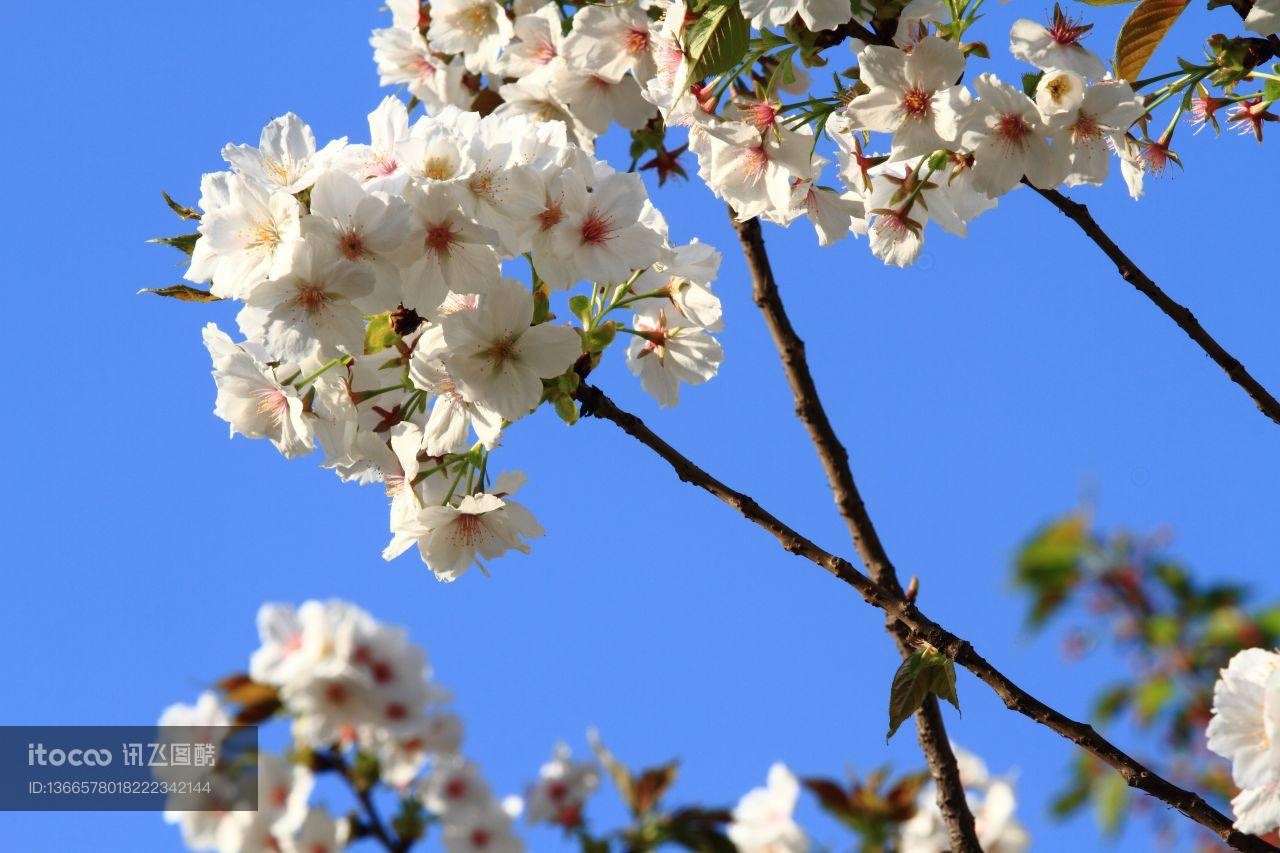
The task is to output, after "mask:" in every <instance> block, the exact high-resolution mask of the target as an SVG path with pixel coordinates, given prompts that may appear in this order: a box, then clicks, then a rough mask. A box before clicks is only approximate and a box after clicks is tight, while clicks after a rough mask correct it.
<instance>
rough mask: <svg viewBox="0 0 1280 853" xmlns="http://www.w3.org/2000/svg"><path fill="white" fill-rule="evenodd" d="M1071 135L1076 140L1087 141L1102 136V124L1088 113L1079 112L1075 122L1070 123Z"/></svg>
mask: <svg viewBox="0 0 1280 853" xmlns="http://www.w3.org/2000/svg"><path fill="white" fill-rule="evenodd" d="M1071 136H1072V138H1074V139H1075V140H1076V141H1077V142H1088V141H1090V140H1094V139H1097V138H1098V137H1100V136H1102V125H1100V124H1098V120H1097V119H1096V118H1094V117H1093V116H1091V115H1089V114H1088V113H1080V116H1079V118H1077V119H1076V123H1075V124H1073V125H1071Z"/></svg>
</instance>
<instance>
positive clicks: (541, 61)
mask: <svg viewBox="0 0 1280 853" xmlns="http://www.w3.org/2000/svg"><path fill="white" fill-rule="evenodd" d="M514 36H515V41H513V42H512V44H511V46H510V47H508V48H507V49H506V51H505V52H504V53H503V55H502V60H503V73H504V74H505V75H506V76H507V77H514V78H517V79H519V78H523V77H527V76H529V75H530V74H536V73H538V72H539V71H541V70H542V69H544V68H546V67H547V66H549V65H550V64H551V63H552V61H553V60H555V59H556V58H557V57H559V56H560V55H561V54H562V53H563V51H564V33H563V32H562V31H561V29H560V12H559V10H558V9H557V8H556V4H554V3H545V4H543V5H541V6H539V7H538V8H537V9H535V10H534V11H532V12H527V13H525V14H523V15H517V16H516V20H515V26H514Z"/></svg>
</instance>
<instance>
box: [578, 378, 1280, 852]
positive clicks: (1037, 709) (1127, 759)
mask: <svg viewBox="0 0 1280 853" xmlns="http://www.w3.org/2000/svg"><path fill="white" fill-rule="evenodd" d="M578 399H579V400H580V401H581V402H582V413H583V414H584V415H587V416H594V417H598V418H603V419H605V420H609V421H612V422H613V423H614V424H616V425H617V426H618V427H620V428H621V429H622V430H623V431H624V432H625V433H627V434H628V435H630V436H631V437H632V438H634V439H636V440H637V441H639V442H640V443H641V444H643V445H645V446H646V447H648V448H649V449H650V450H652V451H653V452H654V453H656V454H658V456H660V457H661V458H662V459H663V460H665V461H666V462H667V464H668V465H670V466H671V468H672V470H674V471H675V473H676V476H677V477H679V478H680V479H681V480H682V481H684V482H686V483H692V484H693V485H695V486H697V487H698V488H700V489H703V490H704V491H706V492H709V493H710V494H712V495H714V496H715V497H717V498H719V499H720V500H721V501H723V502H724V503H726V504H728V505H729V506H731V507H733V508H734V509H736V510H737V511H738V512H739V513H741V514H742V516H743V517H745V518H746V519H747V520H748V521H751V522H753V523H755V524H757V525H758V526H760V527H761V528H763V529H764V530H766V531H767V532H769V533H770V534H771V535H772V536H773V537H774V538H775V539H777V540H778V543H779V544H780V545H781V546H782V547H783V549H784V550H786V551H788V552H790V553H792V554H796V555H798V556H801V557H804V558H805V559H807V560H809V561H810V562H812V563H815V564H816V565H818V566H821V567H822V568H824V569H826V570H827V571H828V572H830V573H831V574H832V575H834V576H835V577H837V578H839V579H840V580H842V581H844V582H845V583H846V584H848V585H849V586H851V587H853V588H854V589H855V590H857V592H858V593H859V595H861V596H862V598H863V600H864V601H866V602H867V603H868V604H870V605H872V606H874V607H877V608H879V609H880V610H883V611H884V612H885V613H886V614H887V615H888V616H890V617H892V618H893V619H894V620H896V621H898V622H901V623H902V624H903V625H905V626H906V628H907V630H908V631H909V634H908V636H909V638H910V639H911V640H912V641H913V642H926V643H929V644H930V645H932V646H933V647H934V648H936V649H938V650H940V651H942V652H943V653H944V654H946V655H947V656H948V657H950V658H951V659H952V660H954V661H955V662H956V663H957V664H959V665H960V666H963V667H964V668H965V669H967V670H969V672H971V673H973V675H975V676H976V677H977V678H978V679H979V680H980V681H982V682H984V683H985V684H986V685H987V686H988V687H990V688H991V689H992V690H993V691H994V692H995V694H996V695H997V696H999V697H1000V699H1001V700H1002V701H1003V702H1004V704H1005V705H1006V706H1007V707H1008V708H1009V709H1010V710H1013V711H1017V712H1018V713H1019V714H1022V715H1023V716H1025V717H1028V718H1030V719H1032V720H1034V721H1035V722H1037V723H1040V724H1041V725H1043V726H1046V727H1047V728H1049V729H1052V730H1053V731H1055V732H1057V733H1058V734H1060V735H1062V736H1063V737H1065V738H1066V739H1067V740H1069V741H1071V742H1072V743H1074V744H1077V745H1078V746H1080V747H1082V748H1083V749H1085V750H1088V751H1089V752H1090V753H1092V754H1093V755H1094V756H1096V757H1097V758H1098V759H1099V760H1101V761H1103V762H1104V763H1105V764H1107V765H1109V766H1110V767H1112V768H1114V769H1115V770H1116V772H1118V773H1119V774H1120V775H1121V776H1122V777H1123V778H1124V780H1125V781H1126V782H1127V783H1128V784H1129V785H1130V786H1131V787H1134V788H1137V789H1138V790H1140V791H1144V792H1146V793H1147V794H1150V795H1151V796H1152V797H1154V798H1155V799H1157V800H1160V801H1161V802H1163V803H1166V804H1167V805H1169V806H1172V807H1173V808H1175V809H1177V810H1178V811H1180V812H1182V813H1183V814H1184V815H1186V816H1187V817H1188V818H1190V819H1191V820H1193V821H1195V822H1196V823H1198V824H1200V825H1202V826H1204V827H1206V828H1208V829H1210V830H1212V831H1213V832H1214V834H1216V835H1217V836H1218V837H1220V838H1221V839H1222V840H1223V841H1224V842H1226V843H1227V845H1229V846H1230V847H1233V848H1235V849H1236V850H1243V851H1249V853H1253V851H1273V853H1274V851H1276V850H1278V849H1280V848H1276V847H1273V846H1271V845H1270V844H1268V843H1267V842H1265V841H1263V840H1262V839H1260V838H1257V837H1255V836H1252V835H1245V834H1244V833H1241V832H1237V831H1236V830H1235V829H1234V828H1232V826H1231V820H1230V819H1229V818H1228V817H1226V815H1224V814H1222V813H1221V812H1220V811H1218V810H1217V809H1215V808H1214V807H1213V806H1211V805H1209V804H1208V803H1207V802H1205V801H1204V799H1203V798H1201V797H1200V796H1199V795H1198V794H1195V793H1193V792H1191V791H1188V790H1185V789H1183V788H1180V787H1178V786H1177V785H1175V784H1173V783H1172V782H1170V781H1169V780H1168V779H1165V778H1164V777H1162V776H1160V775H1159V774H1157V773H1155V772H1154V771H1152V770H1151V769H1149V768H1148V767H1146V766H1145V765H1143V764H1142V763H1141V762H1139V761H1138V760H1137V759H1135V758H1133V757H1132V756H1130V755H1128V754H1127V753H1125V752H1123V751H1121V750H1120V749H1119V748H1118V747H1116V746H1115V745H1114V744H1113V743H1111V742H1110V741H1108V740H1107V739H1106V738H1104V737H1103V736H1102V735H1100V734H1098V732H1097V731H1095V730H1094V728H1093V727H1092V726H1090V725H1087V724H1085V723H1080V722H1077V721H1075V720H1073V719H1071V718H1070V717H1067V716H1065V715H1064V714H1061V713H1059V712H1058V711H1055V710H1054V709H1053V708H1050V707H1049V706H1048V705H1046V704H1045V703H1043V702H1041V701H1040V700H1039V699H1037V698H1035V697H1034V696H1032V695H1031V694H1030V693H1028V692H1027V691H1025V690H1023V689H1022V688H1021V687H1019V686H1018V685H1017V684H1015V683H1014V682H1013V681H1012V680H1010V679H1009V678H1008V677H1007V676H1006V675H1005V674H1004V673H1002V672H1000V671H999V670H998V669H996V668H995V667H994V666H992V665H991V664H990V663H989V662H987V660H986V659H985V658H983V657H982V656H981V655H980V654H978V652H977V651H976V650H975V649H974V648H973V646H972V645H970V643H969V642H968V641H967V640H963V639H961V638H960V637H957V636H956V635H955V634H952V633H951V632H950V631H948V630H946V629H945V628H943V627H942V626H941V625H939V624H938V623H936V622H934V621H933V620H931V619H929V618H928V617H927V616H925V615H924V614H922V613H921V612H920V611H919V609H918V608H917V607H916V606H915V605H914V604H912V603H911V602H909V601H907V600H906V599H905V598H904V597H903V596H901V595H897V594H895V593H892V592H890V591H889V590H886V589H885V588H884V587H882V586H880V585H879V584H877V583H876V582H875V581H873V580H871V578H869V577H867V576H866V575H864V574H862V573H861V572H859V571H858V570H857V569H856V568H854V566H853V565H852V564H851V563H850V562H849V561H848V560H845V559H843V558H841V557H837V556H836V555H834V554H831V553H830V552H828V551H824V550H823V549H822V548H819V547H818V546H817V545H816V544H814V543H813V542H812V541H810V540H809V539H807V538H805V537H804V536H802V535H801V534H800V533H798V532H796V531H795V530H794V529H792V528H791V527H789V526H787V525H786V524H784V523H783V522H782V521H780V520H779V519H778V518H777V516H775V515H773V514H772V513H770V512H768V511H766V510H765V509H764V508H763V507H761V506H760V505H759V504H758V503H756V501H755V500H754V499H753V498H751V497H749V496H747V495H745V494H743V493H741V492H738V491H735V490H734V489H731V488H729V487H728V486H726V485H725V484H724V483H722V482H720V481H719V480H717V479H716V478H715V477H712V476H711V475H710V474H708V473H707V472H706V471H704V470H702V468H700V467H698V466H697V465H696V464H694V463H693V462H692V461H691V460H690V459H689V458H688V457H686V456H684V455H683V454H681V453H680V452H679V451H678V450H676V449H675V448H673V447H672V446H671V445H670V444H667V443H666V442H665V441H663V440H662V439H661V438H659V437H658V436H657V435H656V434H655V433H654V432H653V430H651V429H649V427H648V426H647V425H646V424H645V423H644V421H642V420H641V419H640V418H638V417H636V416H635V415H633V414H631V413H629V412H626V411H624V410H622V409H620V408H618V406H617V405H616V404H615V403H614V402H613V401H612V400H610V399H609V398H608V397H607V396H606V395H605V394H604V392H602V391H600V389H598V388H596V387H594V386H591V385H586V384H584V385H582V386H580V388H579V389H578Z"/></svg>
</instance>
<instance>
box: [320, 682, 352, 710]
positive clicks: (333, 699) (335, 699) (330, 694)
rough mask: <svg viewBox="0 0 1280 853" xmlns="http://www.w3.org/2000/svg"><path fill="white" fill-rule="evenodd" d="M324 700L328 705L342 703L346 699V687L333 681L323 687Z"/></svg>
mask: <svg viewBox="0 0 1280 853" xmlns="http://www.w3.org/2000/svg"><path fill="white" fill-rule="evenodd" d="M324 698H325V701H326V702H328V703H329V704H330V705H342V704H345V703H346V701H347V688H346V687H345V686H344V685H342V684H339V683H338V682H336V681H335V682H334V683H332V684H330V685H329V686H328V687H326V688H325V689H324Z"/></svg>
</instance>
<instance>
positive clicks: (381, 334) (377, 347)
mask: <svg viewBox="0 0 1280 853" xmlns="http://www.w3.org/2000/svg"><path fill="white" fill-rule="evenodd" d="M399 338H400V336H399V335H397V334H396V329H395V324H394V323H392V322H391V312H390V311H384V312H383V313H381V314H377V315H375V316H374V317H373V319H371V320H370V321H369V325H368V326H366V327H365V330H364V354H365V355H372V354H373V353H375V352H381V351H382V350H384V349H386V348H387V347H389V346H393V345H394V344H395V342H396V341H397V340H399Z"/></svg>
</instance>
